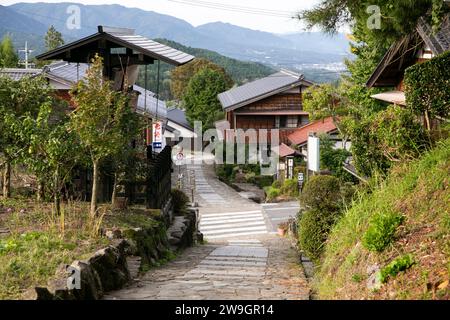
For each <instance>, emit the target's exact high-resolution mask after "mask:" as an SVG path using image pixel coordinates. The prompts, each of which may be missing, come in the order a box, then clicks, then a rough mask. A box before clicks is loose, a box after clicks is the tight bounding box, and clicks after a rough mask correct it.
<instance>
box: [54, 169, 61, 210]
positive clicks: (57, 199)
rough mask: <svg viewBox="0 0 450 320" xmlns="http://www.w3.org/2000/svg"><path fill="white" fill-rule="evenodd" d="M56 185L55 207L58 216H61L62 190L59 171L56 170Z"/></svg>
mask: <svg viewBox="0 0 450 320" xmlns="http://www.w3.org/2000/svg"><path fill="white" fill-rule="evenodd" d="M53 183H54V184H55V185H54V187H53V203H54V205H55V211H56V216H58V217H59V216H60V215H61V194H60V192H61V190H60V188H59V169H56V171H55V176H54V181H53Z"/></svg>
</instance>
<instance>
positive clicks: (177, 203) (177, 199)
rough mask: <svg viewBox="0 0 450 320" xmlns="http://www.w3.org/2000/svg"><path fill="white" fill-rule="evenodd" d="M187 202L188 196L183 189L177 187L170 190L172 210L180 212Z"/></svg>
mask: <svg viewBox="0 0 450 320" xmlns="http://www.w3.org/2000/svg"><path fill="white" fill-rule="evenodd" d="M189 202H190V200H189V197H188V196H187V195H186V194H185V193H184V192H183V191H181V190H178V189H173V190H172V203H173V210H174V212H176V213H182V212H183V211H184V210H185V209H186V206H187V204H188V203H189Z"/></svg>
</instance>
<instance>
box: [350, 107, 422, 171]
mask: <svg viewBox="0 0 450 320" xmlns="http://www.w3.org/2000/svg"><path fill="white" fill-rule="evenodd" d="M348 130H349V131H350V136H351V140H352V154H353V158H354V160H355V166H356V169H357V170H358V172H359V173H361V174H363V175H365V176H367V177H370V176H372V174H373V173H374V172H377V171H378V172H382V173H387V172H388V171H389V169H390V168H391V166H392V165H393V164H394V163H396V162H400V161H405V160H411V159H416V158H418V157H420V156H421V154H422V153H423V151H426V150H427V148H428V147H429V139H428V135H427V133H426V132H425V130H424V129H423V126H422V125H421V124H420V123H419V122H418V120H417V117H416V115H415V114H414V113H412V112H411V111H410V110H408V109H405V108H402V107H399V106H390V107H388V108H387V109H386V110H384V111H381V112H378V113H376V114H374V115H371V116H369V117H366V118H363V119H361V120H359V121H354V122H353V123H352V124H349V128H348Z"/></svg>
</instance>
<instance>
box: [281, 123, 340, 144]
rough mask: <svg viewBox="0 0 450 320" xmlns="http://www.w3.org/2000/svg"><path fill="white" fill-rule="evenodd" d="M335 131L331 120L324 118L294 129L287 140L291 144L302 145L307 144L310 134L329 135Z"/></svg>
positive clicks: (335, 128)
mask: <svg viewBox="0 0 450 320" xmlns="http://www.w3.org/2000/svg"><path fill="white" fill-rule="evenodd" d="M335 130H337V127H336V125H335V124H334V121H333V118H332V117H329V118H325V119H323V120H319V121H315V122H312V123H310V124H308V125H306V126H304V127H301V128H299V129H296V130H295V131H294V133H292V134H291V135H289V137H288V139H289V141H290V142H291V143H292V144H295V145H303V144H305V143H307V142H308V136H309V134H310V133H311V132H315V133H318V134H320V133H330V132H333V131H335Z"/></svg>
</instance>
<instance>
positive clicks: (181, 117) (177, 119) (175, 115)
mask: <svg viewBox="0 0 450 320" xmlns="http://www.w3.org/2000/svg"><path fill="white" fill-rule="evenodd" d="M167 119H168V120H170V121H172V122H174V123H176V124H178V125H180V126H182V127H185V128H186V129H189V130H192V127H191V125H190V124H189V122H188V120H187V118H186V112H185V111H184V110H181V109H178V108H170V109H168V110H167Z"/></svg>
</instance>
